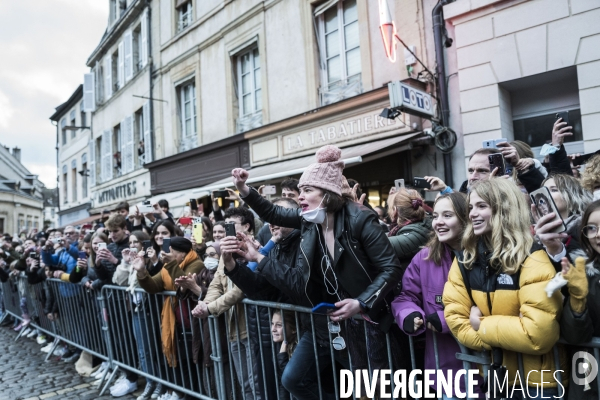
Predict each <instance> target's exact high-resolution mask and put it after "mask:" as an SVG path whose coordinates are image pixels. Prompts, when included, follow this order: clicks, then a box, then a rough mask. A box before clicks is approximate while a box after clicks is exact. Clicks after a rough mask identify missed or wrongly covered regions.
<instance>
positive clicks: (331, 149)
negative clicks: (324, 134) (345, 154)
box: [298, 145, 344, 196]
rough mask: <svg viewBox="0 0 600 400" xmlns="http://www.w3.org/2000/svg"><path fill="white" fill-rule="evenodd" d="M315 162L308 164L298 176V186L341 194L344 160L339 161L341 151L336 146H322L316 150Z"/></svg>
mask: <svg viewBox="0 0 600 400" xmlns="http://www.w3.org/2000/svg"><path fill="white" fill-rule="evenodd" d="M316 156H317V162H316V163H314V164H310V165H309V166H308V167H307V168H306V169H305V170H304V173H303V174H302V176H301V177H300V182H299V183H298V187H299V188H302V187H303V186H313V187H316V188H319V189H325V190H329V191H330V192H332V193H335V194H337V195H340V196H341V195H342V182H343V177H342V171H343V170H344V162H343V161H340V157H341V156H342V151H341V150H340V149H339V147H337V146H332V145H327V146H323V147H321V148H320V149H319V151H317V154H316Z"/></svg>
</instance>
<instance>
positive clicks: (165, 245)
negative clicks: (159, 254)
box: [162, 238, 171, 253]
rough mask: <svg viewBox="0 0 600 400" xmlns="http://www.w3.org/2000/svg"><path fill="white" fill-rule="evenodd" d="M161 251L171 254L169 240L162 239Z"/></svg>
mask: <svg viewBox="0 0 600 400" xmlns="http://www.w3.org/2000/svg"><path fill="white" fill-rule="evenodd" d="M162 251H164V252H165V253H170V252H171V238H164V239H163V244H162Z"/></svg>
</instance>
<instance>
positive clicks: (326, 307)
mask: <svg viewBox="0 0 600 400" xmlns="http://www.w3.org/2000/svg"><path fill="white" fill-rule="evenodd" d="M337 309H338V308H337V307H336V306H335V304H331V303H319V304H317V305H316V306H315V307H314V308H313V309H312V310H311V311H312V313H313V314H323V315H327V314H329V313H330V312H331V311H335V310H337Z"/></svg>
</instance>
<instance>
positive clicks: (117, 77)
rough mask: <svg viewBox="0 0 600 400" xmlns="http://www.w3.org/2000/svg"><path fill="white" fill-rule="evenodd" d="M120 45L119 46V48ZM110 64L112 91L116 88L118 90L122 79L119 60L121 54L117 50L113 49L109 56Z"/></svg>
mask: <svg viewBox="0 0 600 400" xmlns="http://www.w3.org/2000/svg"><path fill="white" fill-rule="evenodd" d="M120 47H121V46H119V48H120ZM110 60H111V62H110V66H111V68H112V71H111V75H112V79H113V88H112V90H113V92H116V91H117V90H119V89H120V88H121V86H122V83H123V81H122V80H121V74H120V73H119V72H120V61H121V54H119V50H117V51H115V52H114V53H113V54H112V55H111V56H110Z"/></svg>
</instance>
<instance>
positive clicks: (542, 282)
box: [443, 178, 568, 399]
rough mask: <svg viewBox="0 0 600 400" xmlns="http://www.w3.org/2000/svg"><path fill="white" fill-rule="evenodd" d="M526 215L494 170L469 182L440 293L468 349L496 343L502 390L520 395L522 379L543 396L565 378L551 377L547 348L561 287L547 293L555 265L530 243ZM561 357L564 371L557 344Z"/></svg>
mask: <svg viewBox="0 0 600 400" xmlns="http://www.w3.org/2000/svg"><path fill="white" fill-rule="evenodd" d="M529 221H530V218H529V210H528V207H527V204H526V201H525V198H524V196H523V194H522V193H521V191H520V190H519V189H518V188H517V187H516V185H515V184H514V183H512V182H510V181H508V180H505V179H500V178H498V179H490V180H487V181H480V182H479V183H477V184H476V185H474V186H473V188H472V189H471V193H470V194H469V224H468V225H467V227H466V230H465V233H464V236H463V240H462V247H463V252H462V255H460V256H459V259H460V260H462V262H460V263H459V261H458V260H455V261H454V263H453V265H452V267H451V269H450V273H449V276H448V282H446V285H445V287H444V295H443V302H444V305H445V309H444V316H445V318H446V322H447V323H448V327H449V328H450V330H451V331H452V334H453V335H454V336H455V337H456V338H457V339H458V340H459V341H460V342H461V343H462V344H464V345H465V346H467V347H469V348H471V349H474V350H479V351H480V350H493V349H496V350H495V351H494V352H493V353H494V355H495V358H496V359H495V360H494V364H498V365H502V366H505V367H506V369H507V374H506V375H507V377H508V387H509V392H508V396H507V397H508V398H514V399H519V398H523V394H524V393H523V392H522V391H521V390H518V389H521V388H523V389H524V388H525V387H526V386H528V387H529V397H530V398H541V396H542V392H541V389H540V388H542V387H543V396H544V397H546V398H547V397H548V396H559V395H562V394H563V392H564V388H563V387H562V386H566V383H567V382H568V376H567V374H566V373H563V374H562V379H563V383H562V385H559V384H558V382H557V381H556V379H555V378H554V376H555V363H554V357H553V352H552V347H553V346H554V345H555V344H556V342H557V341H558V338H559V324H558V319H559V318H560V313H561V311H562V298H561V294H560V292H556V293H554V295H553V296H552V297H548V296H547V295H546V292H545V290H544V289H545V287H546V285H547V283H548V282H549V281H550V280H551V279H552V278H553V277H554V275H555V270H554V267H553V265H552V263H551V262H550V259H549V258H548V256H547V254H546V252H545V251H544V249H543V248H540V249H539V250H535V249H533V250H532V246H533V243H534V241H533V237H532V235H531V233H530V230H529ZM500 349H501V350H500ZM517 353H522V354H523V367H524V375H522V376H521V375H520V376H519V377H520V379H519V378H517V379H516V381H515V378H516V375H517V373H518V361H517ZM500 358H502V360H500ZM560 358H561V365H563V366H564V367H561V368H562V369H563V370H565V372H566V370H567V367H566V365H567V363H566V359H565V358H564V355H562V352H561V357H560ZM542 370H545V371H544V372H543V373H542ZM556 376H558V375H556ZM542 382H544V383H543V384H542ZM493 387H494V386H493V384H492V381H491V380H490V384H489V388H490V389H493ZM487 389H488V388H487V387H486V388H484V390H487ZM513 389H514V390H513ZM488 394H490V393H488ZM492 394H493V393H492Z"/></svg>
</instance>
